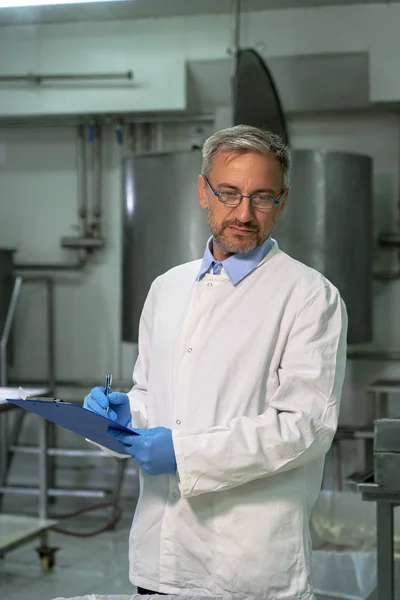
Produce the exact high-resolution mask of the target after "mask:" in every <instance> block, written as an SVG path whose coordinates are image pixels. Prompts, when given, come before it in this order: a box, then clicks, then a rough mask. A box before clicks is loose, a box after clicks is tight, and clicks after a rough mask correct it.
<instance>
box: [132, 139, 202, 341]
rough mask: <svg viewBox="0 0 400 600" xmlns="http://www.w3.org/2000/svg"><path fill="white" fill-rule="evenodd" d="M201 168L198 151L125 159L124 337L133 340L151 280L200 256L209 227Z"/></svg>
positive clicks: (134, 339) (135, 336) (135, 337)
mask: <svg viewBox="0 0 400 600" xmlns="http://www.w3.org/2000/svg"><path fill="white" fill-rule="evenodd" d="M200 170H201V151H200V150H192V151H182V152H164V153H157V154H153V153H152V154H147V155H136V156H131V157H126V158H125V159H124V162H123V186H124V195H123V217H122V218H123V221H122V223H123V225H122V227H123V263H122V279H123V281H122V339H123V341H126V342H136V341H137V338H138V323H139V317H140V313H141V311H142V308H143V303H144V301H145V298H146V295H147V292H148V291H149V288H150V285H151V283H152V281H153V280H154V279H155V278H156V277H157V276H158V275H160V274H161V273H164V272H165V271H167V270H168V269H170V268H171V267H174V266H176V265H178V264H181V263H184V262H188V261H190V260H195V259H198V258H201V257H202V256H203V253H204V248H205V245H206V241H207V239H208V237H209V236H210V230H209V227H208V221H207V214H206V212H205V211H203V210H202V209H201V208H200V206H199V204H198V202H197V176H198V174H199V173H200Z"/></svg>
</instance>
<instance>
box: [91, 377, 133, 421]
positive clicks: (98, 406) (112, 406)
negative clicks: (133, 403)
mask: <svg viewBox="0 0 400 600" xmlns="http://www.w3.org/2000/svg"><path fill="white" fill-rule="evenodd" d="M104 392H105V389H104V388H103V387H95V388H93V389H92V391H91V392H90V394H88V395H87V396H86V398H85V400H84V402H83V408H87V409H88V410H91V411H92V412H94V413H96V414H97V415H101V416H102V417H107V419H110V421H114V422H115V423H118V424H119V425H123V426H124V427H127V426H128V425H129V423H130V422H131V407H130V404H129V398H128V396H127V395H126V394H123V393H122V392H111V393H110V394H108V396H106V395H105V393H104ZM107 409H108V410H107Z"/></svg>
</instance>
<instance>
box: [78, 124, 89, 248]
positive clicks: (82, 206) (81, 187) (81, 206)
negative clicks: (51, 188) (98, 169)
mask: <svg viewBox="0 0 400 600" xmlns="http://www.w3.org/2000/svg"><path fill="white" fill-rule="evenodd" d="M76 158H77V165H76V170H77V188H78V216H79V220H80V224H81V232H80V233H81V236H82V237H85V236H86V234H87V228H88V222H87V221H88V205H87V203H88V197H87V180H86V171H87V168H86V142H85V126H84V125H79V126H78V135H77V152H76Z"/></svg>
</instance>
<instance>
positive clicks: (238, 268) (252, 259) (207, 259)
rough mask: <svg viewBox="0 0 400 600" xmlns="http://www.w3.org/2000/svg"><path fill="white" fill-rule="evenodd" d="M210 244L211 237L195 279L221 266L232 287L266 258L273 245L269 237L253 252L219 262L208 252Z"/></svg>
mask: <svg viewBox="0 0 400 600" xmlns="http://www.w3.org/2000/svg"><path fill="white" fill-rule="evenodd" d="M211 242H212V236H211V237H210V238H209V240H208V242H207V245H206V249H205V252H204V256H203V260H202V263H201V267H200V271H199V273H198V275H197V278H196V279H197V280H200V279H202V277H204V275H205V274H206V273H208V272H209V271H210V269H211V267H213V266H215V265H218V264H221V265H222V267H223V269H224V271H225V273H226V274H227V275H228V277H229V279H230V280H231V283H232V284H233V285H237V284H238V283H240V282H241V281H242V280H243V279H244V278H245V277H247V276H248V275H250V273H252V272H253V271H254V269H255V268H256V267H257V266H258V265H259V264H260V262H261V261H262V260H263V259H264V258H265V257H266V255H267V254H268V252H269V251H270V250H271V248H272V247H273V245H274V242H273V240H272V238H270V237H269V238H267V239H266V240H265V242H263V243H262V244H261V245H260V246H257V248H254V250H251V251H250V252H245V253H238V254H233V255H232V256H230V257H229V258H226V259H225V260H223V261H221V262H219V261H216V260H215V258H214V256H213V254H212V252H211V250H210V247H211Z"/></svg>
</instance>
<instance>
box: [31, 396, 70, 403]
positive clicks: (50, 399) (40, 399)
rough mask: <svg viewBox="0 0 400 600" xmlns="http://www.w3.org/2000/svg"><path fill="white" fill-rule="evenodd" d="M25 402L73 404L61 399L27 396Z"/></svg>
mask: <svg viewBox="0 0 400 600" xmlns="http://www.w3.org/2000/svg"><path fill="white" fill-rule="evenodd" d="M25 400H29V402H35V401H37V402H55V403H58V402H62V403H63V404H71V403H70V402H65V400H61V398H39V397H38V396H27V397H26V398H25Z"/></svg>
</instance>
